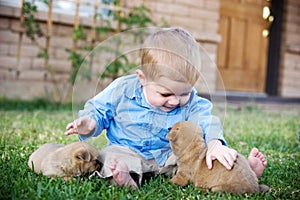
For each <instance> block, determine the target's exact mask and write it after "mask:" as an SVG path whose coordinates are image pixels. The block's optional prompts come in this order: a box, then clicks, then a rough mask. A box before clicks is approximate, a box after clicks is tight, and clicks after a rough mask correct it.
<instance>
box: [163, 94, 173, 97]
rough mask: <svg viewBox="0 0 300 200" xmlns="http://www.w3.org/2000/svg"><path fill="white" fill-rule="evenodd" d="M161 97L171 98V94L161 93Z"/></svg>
mask: <svg viewBox="0 0 300 200" xmlns="http://www.w3.org/2000/svg"><path fill="white" fill-rule="evenodd" d="M160 95H161V96H162V97H170V96H172V95H173V94H170V93H165V94H164V93H161V94H160Z"/></svg>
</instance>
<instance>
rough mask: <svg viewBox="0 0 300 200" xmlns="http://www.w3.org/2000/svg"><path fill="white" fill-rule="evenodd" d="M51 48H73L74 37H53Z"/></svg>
mask: <svg viewBox="0 0 300 200" xmlns="http://www.w3.org/2000/svg"><path fill="white" fill-rule="evenodd" d="M50 46H51V47H62V48H72V46H73V39H72V37H51V40H50Z"/></svg>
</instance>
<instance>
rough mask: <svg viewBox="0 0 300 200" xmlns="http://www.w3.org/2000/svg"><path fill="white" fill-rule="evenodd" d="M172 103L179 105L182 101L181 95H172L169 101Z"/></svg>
mask: <svg viewBox="0 0 300 200" xmlns="http://www.w3.org/2000/svg"><path fill="white" fill-rule="evenodd" d="M168 103H169V104H170V105H174V106H176V105H178V104H179V103H180V97H177V96H172V97H170V99H169V102H168Z"/></svg>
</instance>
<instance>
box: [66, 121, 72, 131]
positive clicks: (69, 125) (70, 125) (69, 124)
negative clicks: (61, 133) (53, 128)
mask: <svg viewBox="0 0 300 200" xmlns="http://www.w3.org/2000/svg"><path fill="white" fill-rule="evenodd" d="M71 128H73V122H71V123H68V124H67V126H66V130H69V129H71Z"/></svg>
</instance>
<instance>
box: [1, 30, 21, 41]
mask: <svg viewBox="0 0 300 200" xmlns="http://www.w3.org/2000/svg"><path fill="white" fill-rule="evenodd" d="M18 38H19V34H18V33H13V32H11V31H10V30H0V43H2V42H16V41H18Z"/></svg>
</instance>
